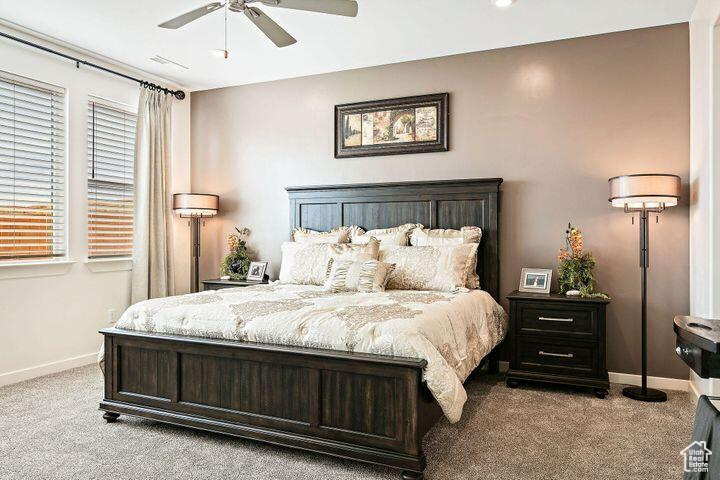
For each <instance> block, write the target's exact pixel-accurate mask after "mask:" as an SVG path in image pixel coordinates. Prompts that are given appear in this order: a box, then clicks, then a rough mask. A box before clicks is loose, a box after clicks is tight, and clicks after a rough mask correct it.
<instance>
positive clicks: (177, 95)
mask: <svg viewBox="0 0 720 480" xmlns="http://www.w3.org/2000/svg"><path fill="white" fill-rule="evenodd" d="M0 36H2V37H5V38H7V39H10V40H13V41H15V42H18V43H22V44H23V45H27V46H29V47H33V48H37V49H39V50H42V51H44V52H47V53H52V54H53V55H57V56H58V57H63V58H66V59H68V60H72V61H73V62H75V66H76V67H77V68H80V64H83V65H86V66H88V67H92V68H96V69H98V70H102V71H103V72H107V73H111V74H113V75H117V76H118V77H123V78H127V79H128V80H132V81H133V82H137V83H139V84H140V85H142V86H143V87H147V88H149V89H151V90H157V91H160V92H164V93H169V94H170V95H172V96H174V97H175V98H177V99H178V100H182V99H184V98H185V92H183V91H182V90H170V89H169V88H165V87H161V86H160V85H156V84H154V83H151V82H148V81H146V80H141V79H139V78H135V77H131V76H130V75H125V74H124V73H121V72H116V71H115V70H110V69H109V68H105V67H103V66H101V65H97V64H95V63H91V62H88V61H86V60H83V59H81V58H76V57H73V56H70V55H66V54H64V53H62V52H58V51H57V50H53V49H51V48H48V47H43V46H42V45H38V44H37V43H33V42H29V41H27V40H23V39H22V38H18V37H14V36H12V35H9V34H7V33H5V32H0Z"/></svg>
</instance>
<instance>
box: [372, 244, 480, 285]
mask: <svg viewBox="0 0 720 480" xmlns="http://www.w3.org/2000/svg"><path fill="white" fill-rule="evenodd" d="M477 249H478V244H477V243H463V244H460V245H448V246H438V247H435V246H427V247H400V246H383V247H381V248H380V257H379V260H380V261H381V262H385V263H394V264H395V271H394V272H393V274H392V275H391V276H390V279H389V280H388V284H387V289H388V290H391V289H395V290H440V291H445V292H454V291H459V290H462V289H464V288H465V285H466V284H467V269H468V266H469V265H470V264H471V263H472V259H473V257H475V256H477Z"/></svg>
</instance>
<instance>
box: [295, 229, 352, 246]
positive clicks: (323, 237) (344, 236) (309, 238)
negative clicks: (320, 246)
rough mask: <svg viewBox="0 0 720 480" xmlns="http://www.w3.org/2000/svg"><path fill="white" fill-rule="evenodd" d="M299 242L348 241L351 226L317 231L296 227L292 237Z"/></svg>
mask: <svg viewBox="0 0 720 480" xmlns="http://www.w3.org/2000/svg"><path fill="white" fill-rule="evenodd" d="M290 238H291V239H292V240H293V241H294V242H298V243H348V242H349V241H350V227H339V228H335V229H333V230H331V231H329V232H317V231H315V230H309V229H307V228H296V229H294V230H293V231H292V235H291V237H290Z"/></svg>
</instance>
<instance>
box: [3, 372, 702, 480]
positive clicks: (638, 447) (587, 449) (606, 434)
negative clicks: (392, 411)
mask: <svg viewBox="0 0 720 480" xmlns="http://www.w3.org/2000/svg"><path fill="white" fill-rule="evenodd" d="M468 393H469V397H470V398H469V401H468V403H467V405H466V407H465V413H464V414H463V418H462V420H461V421H460V422H459V423H457V424H455V425H450V424H449V423H448V422H447V421H446V420H444V419H443V420H441V421H440V422H439V423H438V424H437V425H436V426H435V427H434V428H433V429H432V430H431V431H430V432H429V433H428V435H427V436H426V438H425V450H426V454H427V460H428V468H427V470H426V472H425V477H426V478H427V479H431V480H432V479H438V480H439V479H513V480H515V479H543V480H547V479H566V478H567V479H577V478H593V479H618V478H633V479H634V478H646V479H664V478H681V476H682V459H681V456H680V453H679V452H680V450H681V449H682V448H684V447H685V446H686V445H687V444H688V443H689V441H688V439H689V438H690V433H691V428H692V418H693V409H694V407H693V404H692V402H691V400H690V398H689V396H688V394H686V393H679V392H669V393H670V394H669V400H668V402H666V403H662V404H644V403H639V402H634V401H631V400H628V399H626V398H624V397H623V396H622V395H621V393H620V388H619V387H613V389H612V391H611V394H610V396H608V398H607V399H606V400H599V399H596V398H595V397H593V396H592V394H589V393H587V391H585V390H570V389H558V388H544V387H537V386H533V387H530V386H524V387H521V388H518V389H515V390H512V389H509V388H506V387H505V384H504V382H502V380H501V379H500V377H495V378H493V377H485V378H481V379H478V380H473V381H471V382H470V383H469V384H468ZM101 395H102V377H101V375H100V372H99V370H98V368H97V367H96V366H87V367H81V368H77V369H74V370H69V371H66V372H62V373H59V374H55V375H50V376H47V377H42V378H38V379H34V380H30V381H27V382H23V383H19V384H16V385H10V386H7V387H4V388H1V389H0V478H2V479H16V478H17V479H20V478H22V479H38V480H39V479H71V478H73V479H74V478H77V479H96V478H97V479H100V478H103V479H109V478H118V479H150V478H153V479H154V478H163V479H170V478H178V479H243V480H244V479H293V480H305V479H343V480H351V479H393V480H398V479H399V472H398V471H396V470H392V469H388V468H383V467H376V466H372V465H365V464H362V463H357V462H351V461H345V460H338V459H334V458H332V457H327V456H323V455H319V454H312V453H307V452H301V451H296V450H291V449H285V448H281V447H275V446H271V445H264V444H262V443H258V442H254V441H250V440H242V439H237V438H231V437H226V436H222V435H217V434H211V433H203V432H198V431H193V430H190V429H186V428H181V427H174V426H170V425H164V424H161V423H157V422H153V421H148V420H140V419H134V418H131V417H128V416H121V417H120V419H119V420H118V422H117V423H114V424H106V423H105V421H104V420H103V419H102V417H101V412H100V411H98V409H97V407H98V402H99V401H100V397H101Z"/></svg>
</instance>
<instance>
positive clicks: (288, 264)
mask: <svg viewBox="0 0 720 480" xmlns="http://www.w3.org/2000/svg"><path fill="white" fill-rule="evenodd" d="M379 247H380V242H379V241H378V240H377V239H374V238H373V239H371V240H370V242H368V243H367V244H366V245H351V244H349V243H299V242H284V243H283V244H282V247H281V250H282V263H281V264H280V277H279V279H280V282H281V283H295V284H299V285H323V284H324V283H325V279H326V277H327V273H328V263H329V262H330V260H331V259H334V260H352V261H365V260H377V258H378V251H379Z"/></svg>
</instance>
